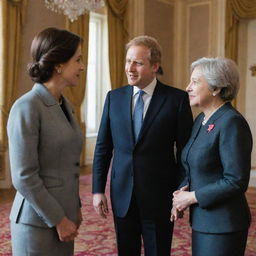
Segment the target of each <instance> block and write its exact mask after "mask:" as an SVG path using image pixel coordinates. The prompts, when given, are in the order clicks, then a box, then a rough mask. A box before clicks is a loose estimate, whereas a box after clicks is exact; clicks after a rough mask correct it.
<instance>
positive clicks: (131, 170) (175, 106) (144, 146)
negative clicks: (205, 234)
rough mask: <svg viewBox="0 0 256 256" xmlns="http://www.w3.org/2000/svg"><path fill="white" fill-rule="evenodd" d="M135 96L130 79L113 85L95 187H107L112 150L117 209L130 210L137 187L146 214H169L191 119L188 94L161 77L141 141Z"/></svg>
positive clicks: (96, 158)
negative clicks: (134, 122)
mask: <svg viewBox="0 0 256 256" xmlns="http://www.w3.org/2000/svg"><path fill="white" fill-rule="evenodd" d="M132 97H133V87H132V86H130V85H128V86H125V87H122V88H119V89H116V90H113V91H110V92H109V93H108V95H107V97H106V102H105V106H104V111H103V115H102V120H101V125H100V129H99V133H98V138H97V143H96V148H95V154H94V163H93V193H104V191H105V186H106V181H107V174H108V170H109V167H110V162H111V158H112V155H113V163H112V172H111V199H112V200H111V201H112V208H113V212H114V214H115V215H116V216H118V217H123V216H125V215H126V213H127V211H128V208H129V205H130V201H131V197H132V194H133V193H134V194H135V197H136V200H137V202H138V205H139V207H140V210H141V213H142V214H143V215H144V216H146V217H154V216H163V215H167V214H169V215H170V210H171V199H172V192H173V191H174V190H175V189H176V188H177V185H178V177H179V176H180V175H181V170H180V168H179V164H178V162H180V161H179V160H180V154H181V150H182V148H183V146H184V145H185V144H186V142H187V140H188V138H189V136H190V133H191V127H192V122H193V121H192V113H191V109H190V106H189V101H188V96H187V93H185V92H184V91H182V90H179V89H176V88H173V87H170V86H166V85H164V84H162V83H160V82H159V81H158V82H157V85H156V88H155V90H154V93H153V96H152V99H151V102H150V105H149V108H148V110H147V113H146V116H145V118H144V122H143V126H142V129H141V132H140V135H139V138H138V140H137V142H134V135H133V128H132V127H133V126H132V107H131V104H132ZM175 144H176V146H177V159H176V154H175V152H174V145H175ZM183 177H184V175H183Z"/></svg>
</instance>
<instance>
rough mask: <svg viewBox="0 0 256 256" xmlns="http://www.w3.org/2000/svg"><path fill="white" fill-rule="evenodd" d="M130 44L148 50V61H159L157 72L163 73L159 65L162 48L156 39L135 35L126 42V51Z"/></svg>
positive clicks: (153, 62) (152, 62)
mask: <svg viewBox="0 0 256 256" xmlns="http://www.w3.org/2000/svg"><path fill="white" fill-rule="evenodd" d="M131 46H144V47H147V48H148V49H149V50H150V56H148V58H149V61H150V63H151V65H152V64H155V63H159V65H160V66H159V68H158V70H157V73H158V74H159V75H163V73H164V72H163V68H162V67H161V58H162V49H161V46H160V44H159V43H158V41H157V40H156V39H155V38H154V37H152V36H147V35H143V36H137V37H135V38H133V39H132V40H131V41H130V42H128V43H127V44H126V51H128V49H129V48H130V47H131Z"/></svg>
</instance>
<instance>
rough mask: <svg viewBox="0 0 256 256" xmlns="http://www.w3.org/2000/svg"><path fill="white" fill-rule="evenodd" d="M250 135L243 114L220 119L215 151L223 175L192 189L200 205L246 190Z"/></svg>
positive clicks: (213, 203) (248, 172) (207, 204)
mask: <svg viewBox="0 0 256 256" xmlns="http://www.w3.org/2000/svg"><path fill="white" fill-rule="evenodd" d="M251 151H252V135H251V131H250V128H249V126H248V124H247V122H246V121H245V120H244V118H243V117H241V116H239V115H236V116H233V117H232V118H229V120H227V122H225V123H223V126H222V128H221V132H220V137H219V155H220V160H221V166H222V168H223V178H221V179H219V180H217V181H216V182H213V183H210V184H208V185H206V186H204V187H202V188H201V189H198V190H197V191H195V194H196V198H197V200H198V203H199V206H200V207H201V208H209V207H213V206H214V205H216V204H217V203H220V202H223V201H225V200H230V199H231V198H232V197H234V196H236V195H239V194H243V193H245V191H246V190H247V187H248V183H249V178H250V170H251Z"/></svg>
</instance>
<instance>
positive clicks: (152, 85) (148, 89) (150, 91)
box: [133, 78, 157, 96]
mask: <svg viewBox="0 0 256 256" xmlns="http://www.w3.org/2000/svg"><path fill="white" fill-rule="evenodd" d="M156 83H157V80H156V78H154V79H153V80H152V82H151V83H150V84H149V85H147V86H146V87H145V88H143V91H144V92H145V93H146V94H148V95H150V96H152V95H153V92H154V90H155V87H156ZM139 90H141V89H140V88H139V87H137V86H133V96H134V95H135V94H136V93H137V92H138V91H139Z"/></svg>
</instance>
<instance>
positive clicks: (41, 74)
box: [28, 28, 82, 83]
mask: <svg viewBox="0 0 256 256" xmlns="http://www.w3.org/2000/svg"><path fill="white" fill-rule="evenodd" d="M81 43H82V38H81V37H80V36H78V35H76V34H73V33H71V32H69V31H67V30H61V29H57V28H47V29H44V30H43V31H41V32H40V33H39V34H38V35H36V36H35V38H34V39H33V41H32V44H31V50H30V51H31V55H32V58H33V62H32V63H30V64H28V73H29V76H30V77H31V79H32V80H33V81H34V82H39V83H44V82H47V81H48V80H49V79H50V78H51V77H52V76H53V72H54V68H55V66H56V65H58V64H62V63H65V62H67V61H69V59H70V58H71V57H72V56H73V55H74V54H75V52H76V50H77V47H78V46H79V44H81Z"/></svg>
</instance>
